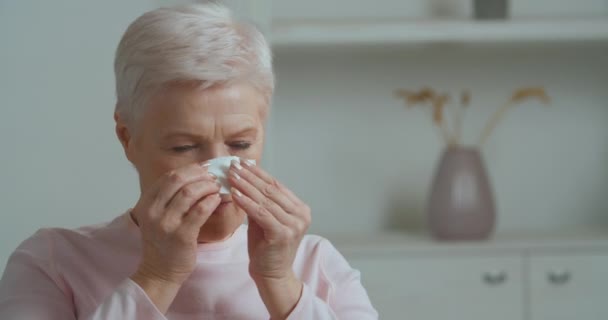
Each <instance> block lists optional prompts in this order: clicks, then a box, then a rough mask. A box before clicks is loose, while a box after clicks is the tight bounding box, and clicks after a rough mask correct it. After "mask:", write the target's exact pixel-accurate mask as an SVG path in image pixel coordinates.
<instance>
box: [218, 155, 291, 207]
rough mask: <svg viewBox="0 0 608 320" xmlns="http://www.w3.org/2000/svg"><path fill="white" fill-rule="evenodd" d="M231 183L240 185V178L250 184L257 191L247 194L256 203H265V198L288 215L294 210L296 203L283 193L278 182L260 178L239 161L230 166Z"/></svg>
mask: <svg viewBox="0 0 608 320" xmlns="http://www.w3.org/2000/svg"><path fill="white" fill-rule="evenodd" d="M230 171H231V172H232V174H230V175H229V176H230V179H231V180H230V182H231V183H233V182H234V183H235V184H236V185H238V183H239V182H240V181H238V177H241V178H243V179H244V180H245V181H247V182H249V184H251V185H252V186H253V187H254V188H255V189H256V190H255V191H251V192H248V191H247V190H241V191H245V193H246V194H247V195H248V196H249V197H250V198H251V199H253V200H254V201H257V202H258V203H259V202H261V201H264V199H263V198H269V199H270V200H272V201H273V202H275V203H276V204H277V205H278V206H280V207H281V208H282V209H283V210H285V211H286V212H287V213H292V212H293V209H294V203H293V202H292V201H291V200H289V198H287V196H286V195H285V194H283V192H281V191H280V190H279V188H278V186H277V181H276V180H275V179H274V178H272V177H270V176H268V177H267V178H266V179H264V178H262V177H260V176H258V175H257V174H255V173H254V172H253V171H251V170H249V169H248V168H244V167H243V166H241V165H240V164H239V163H238V162H237V161H233V162H232V164H231V166H230Z"/></svg>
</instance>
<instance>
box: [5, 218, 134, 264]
mask: <svg viewBox="0 0 608 320" xmlns="http://www.w3.org/2000/svg"><path fill="white" fill-rule="evenodd" d="M121 218H122V215H121V216H120V217H118V218H115V219H113V220H112V221H108V222H102V223H96V224H90V225H84V226H80V227H76V228H64V227H44V228H40V229H38V230H37V231H35V232H34V233H33V234H32V235H31V236H29V237H27V238H26V239H25V240H23V241H22V242H21V244H19V246H18V247H17V249H16V250H21V251H27V252H37V253H40V254H41V255H42V256H45V255H46V254H48V253H51V252H49V251H56V250H57V247H58V246H63V245H68V246H77V245H84V244H86V243H90V241H96V240H99V239H101V238H105V237H108V236H111V235H109V233H116V234H118V233H117V232H115V231H118V230H117V228H120V227H123V226H120V225H119V222H120V219H121ZM125 227H126V226H125Z"/></svg>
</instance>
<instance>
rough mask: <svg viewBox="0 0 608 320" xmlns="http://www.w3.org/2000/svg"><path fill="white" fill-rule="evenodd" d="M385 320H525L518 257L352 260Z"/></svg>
mask: <svg viewBox="0 0 608 320" xmlns="http://www.w3.org/2000/svg"><path fill="white" fill-rule="evenodd" d="M349 262H350V263H351V264H352V265H353V267H354V268H356V269H359V270H360V271H361V274H362V281H363V285H364V286H365V288H366V289H367V291H368V293H369V295H370V298H371V300H372V303H373V305H374V307H375V308H376V309H377V310H378V312H379V313H380V316H381V318H382V319H420V320H445V319H471V320H473V319H492V320H514V319H521V318H522V316H523V312H524V309H523V300H522V297H521V291H522V289H523V288H522V282H521V276H522V274H521V273H522V263H521V259H520V258H519V257H517V256H504V257H500V256H496V257H448V258H443V257H442V258H439V257H437V258H428V257H426V258H422V257H412V258H409V257H386V258H351V259H349Z"/></svg>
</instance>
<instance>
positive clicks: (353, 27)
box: [271, 17, 608, 49]
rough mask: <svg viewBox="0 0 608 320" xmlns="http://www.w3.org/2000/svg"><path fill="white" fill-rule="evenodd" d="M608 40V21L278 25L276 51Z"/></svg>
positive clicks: (275, 26)
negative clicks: (318, 48) (355, 46)
mask: <svg viewBox="0 0 608 320" xmlns="http://www.w3.org/2000/svg"><path fill="white" fill-rule="evenodd" d="M581 41H586V42H588V41H600V42H603V41H607V42H608V17H606V18H589V19H546V20H506V21H471V20H467V21H436V20H422V21H345V22H327V21H316V22H315V21H301V22H275V23H274V24H273V27H272V32H271V42H272V45H273V47H274V48H275V49H283V48H300V47H307V46H340V45H371V46H374V45H403V44H406V45H407V44H438V43H473V44H475V43H480V44H493V43H521V42H546V43H550V42H581Z"/></svg>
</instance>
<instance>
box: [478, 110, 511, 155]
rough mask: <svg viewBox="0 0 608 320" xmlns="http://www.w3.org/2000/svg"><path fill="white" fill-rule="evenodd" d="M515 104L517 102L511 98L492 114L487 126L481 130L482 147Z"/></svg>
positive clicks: (480, 144) (480, 143) (480, 142)
mask: <svg viewBox="0 0 608 320" xmlns="http://www.w3.org/2000/svg"><path fill="white" fill-rule="evenodd" d="M514 106H515V103H513V100H509V101H508V102H507V103H505V104H504V105H503V106H502V107H500V108H499V109H498V110H496V112H494V114H493V115H492V118H490V121H488V123H487V124H486V126H485V127H484V128H483V131H482V132H481V137H480V139H479V147H480V148H481V146H483V145H484V144H485V142H486V141H487V140H488V138H489V137H490V136H491V135H492V133H493V132H494V129H495V128H496V126H497V125H498V123H499V122H500V120H502V118H504V116H505V114H506V113H507V111H509V109H510V108H512V107H514Z"/></svg>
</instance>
